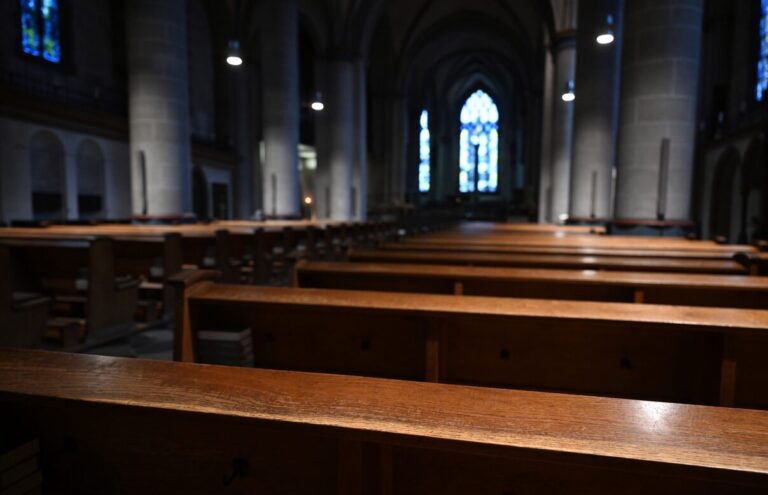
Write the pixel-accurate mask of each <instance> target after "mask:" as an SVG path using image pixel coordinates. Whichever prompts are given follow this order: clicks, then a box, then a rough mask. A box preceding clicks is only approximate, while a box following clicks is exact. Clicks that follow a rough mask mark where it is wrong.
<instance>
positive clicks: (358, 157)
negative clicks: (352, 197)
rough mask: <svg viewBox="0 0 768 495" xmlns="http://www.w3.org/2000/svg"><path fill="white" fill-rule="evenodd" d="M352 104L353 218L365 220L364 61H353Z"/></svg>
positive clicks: (366, 191) (365, 120)
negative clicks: (354, 194) (353, 159)
mask: <svg viewBox="0 0 768 495" xmlns="http://www.w3.org/2000/svg"><path fill="white" fill-rule="evenodd" d="M354 70H355V73H354V85H355V92H354V98H355V101H354V104H355V110H354V112H355V143H354V145H355V177H354V184H355V192H356V194H357V196H356V201H355V212H354V213H355V219H356V220H365V219H366V218H367V216H368V127H367V123H368V118H367V110H368V108H367V98H366V70H365V61H364V60H363V59H358V60H356V61H355V68H354Z"/></svg>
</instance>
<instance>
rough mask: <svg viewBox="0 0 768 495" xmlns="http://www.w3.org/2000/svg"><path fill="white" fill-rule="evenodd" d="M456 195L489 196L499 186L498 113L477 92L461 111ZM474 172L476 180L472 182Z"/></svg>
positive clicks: (483, 93)
mask: <svg viewBox="0 0 768 495" xmlns="http://www.w3.org/2000/svg"><path fill="white" fill-rule="evenodd" d="M460 133H461V134H460V136H459V140H460V147H459V191H460V192H463V193H468V192H474V191H475V183H477V190H478V192H485V193H493V192H496V188H497V186H498V184H499V110H498V109H497V108H496V104H495V103H494V102H493V99H491V97H490V96H488V95H487V94H486V93H485V92H483V91H482V90H477V91H475V92H474V93H472V95H471V96H470V97H469V98H467V101H466V102H465V103H464V107H463V108H462V109H461V127H460ZM475 169H477V178H475Z"/></svg>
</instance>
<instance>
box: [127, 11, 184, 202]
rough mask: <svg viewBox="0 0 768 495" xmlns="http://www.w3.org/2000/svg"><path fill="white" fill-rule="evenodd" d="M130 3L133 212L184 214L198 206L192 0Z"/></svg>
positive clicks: (129, 90) (129, 43) (128, 12)
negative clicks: (193, 193)
mask: <svg viewBox="0 0 768 495" xmlns="http://www.w3.org/2000/svg"><path fill="white" fill-rule="evenodd" d="M125 6H126V19H127V29H126V32H127V36H128V73H129V77H128V79H129V81H128V83H129V89H128V95H129V98H128V101H129V123H130V148H131V177H132V196H133V212H134V214H139V213H142V209H143V205H144V204H145V203H146V205H147V213H148V214H150V215H179V214H182V213H184V212H189V211H191V206H192V196H191V185H190V184H191V179H192V177H191V144H190V138H189V134H190V128H189V88H188V70H187V2H186V1H184V0H168V1H163V2H158V1H156V0H131V1H130V2H126V3H125ZM140 155H143V156H144V160H143V161H144V164H142V159H141V158H140ZM144 191H146V197H145V194H144Z"/></svg>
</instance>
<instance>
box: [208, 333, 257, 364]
mask: <svg viewBox="0 0 768 495" xmlns="http://www.w3.org/2000/svg"><path fill="white" fill-rule="evenodd" d="M197 355H198V358H199V360H200V362H201V363H207V364H225V365H229V366H245V367H250V368H252V367H254V366H255V360H254V355H253V338H252V337H251V329H250V328H246V329H245V330H236V331H232V330H201V331H199V332H197Z"/></svg>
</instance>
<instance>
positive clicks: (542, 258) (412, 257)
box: [347, 249, 749, 275]
mask: <svg viewBox="0 0 768 495" xmlns="http://www.w3.org/2000/svg"><path fill="white" fill-rule="evenodd" d="M347 259H348V260H349V261H356V262H357V261H362V262H368V263H417V264H433V265H466V266H492V267H507V268H513V267H514V268H548V269H566V270H615V271H625V272H627V271H635V272H670V273H710V274H729V275H743V274H747V273H749V271H748V269H747V268H746V267H745V266H744V265H742V264H740V263H738V262H737V261H734V260H707V259H704V260H702V259H685V258H678V259H675V258H652V257H647V258H646V257H634V256H633V257H628V256H582V255H576V254H557V255H555V254H493V253H484V252H442V251H441V252H429V251H407V250H383V249H375V250H374V249H369V250H352V251H350V252H349V253H348V254H347Z"/></svg>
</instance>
